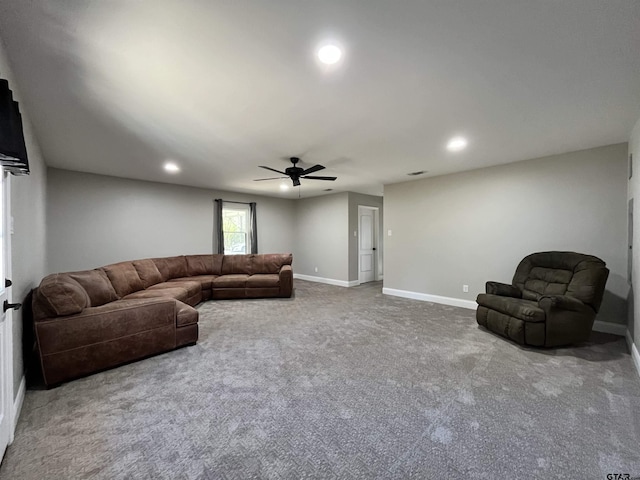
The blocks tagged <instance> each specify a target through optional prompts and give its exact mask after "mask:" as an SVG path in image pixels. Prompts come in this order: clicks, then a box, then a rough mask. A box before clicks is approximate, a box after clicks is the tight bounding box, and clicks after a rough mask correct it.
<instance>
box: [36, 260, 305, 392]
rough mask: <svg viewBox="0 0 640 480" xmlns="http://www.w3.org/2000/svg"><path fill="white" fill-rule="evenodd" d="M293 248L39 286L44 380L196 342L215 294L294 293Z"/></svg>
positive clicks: (141, 266)
mask: <svg viewBox="0 0 640 480" xmlns="http://www.w3.org/2000/svg"><path fill="white" fill-rule="evenodd" d="M291 263H292V255H291V254H263V255H219V254H215V255H182V256H176V257H168V258H151V259H144V260H134V261H129V262H120V263H114V264H112V265H106V266H104V267H101V268H96V269H94V270H85V271H82V272H68V273H56V274H52V275H48V276H47V277H45V278H44V279H43V280H42V282H41V283H40V286H39V287H38V288H36V289H35V290H34V292H33V303H32V306H33V319H34V330H35V336H36V342H37V348H38V352H39V355H40V362H41V366H42V373H43V377H44V382H45V384H46V385H47V386H52V385H57V384H59V383H61V382H64V381H67V380H71V379H73V378H77V377H80V376H83V375H87V374H90V373H94V372H97V371H100V370H104V369H106V368H111V367H114V366H117V365H121V364H123V363H127V362H131V361H133V360H138V359H141V358H144V357H148V356H150V355H154V354H157V353H161V352H166V351H169V350H173V349H175V348H178V347H182V346H185V345H193V344H195V343H196V341H197V340H198V311H197V310H196V309H195V308H193V307H194V306H196V305H197V304H198V303H200V302H202V301H205V300H209V299H233V298H262V297H290V296H291V294H292V292H293V271H292V269H291Z"/></svg>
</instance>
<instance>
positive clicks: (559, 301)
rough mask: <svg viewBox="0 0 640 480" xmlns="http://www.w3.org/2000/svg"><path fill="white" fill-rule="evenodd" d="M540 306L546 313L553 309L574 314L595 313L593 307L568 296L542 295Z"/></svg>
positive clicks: (539, 300)
mask: <svg viewBox="0 0 640 480" xmlns="http://www.w3.org/2000/svg"><path fill="white" fill-rule="evenodd" d="M538 305H540V308H542V309H543V310H544V311H545V312H549V311H551V309H558V310H569V311H572V312H587V311H588V312H593V310H592V309H591V307H589V306H588V305H586V304H584V303H582V302H581V301H580V300H578V299H577V298H574V297H569V296H567V295H542V296H541V297H540V298H539V299H538Z"/></svg>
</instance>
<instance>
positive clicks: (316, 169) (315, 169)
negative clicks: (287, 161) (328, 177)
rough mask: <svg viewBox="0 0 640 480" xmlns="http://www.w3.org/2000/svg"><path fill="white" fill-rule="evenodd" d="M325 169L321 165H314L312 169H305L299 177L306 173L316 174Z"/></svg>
mask: <svg viewBox="0 0 640 480" xmlns="http://www.w3.org/2000/svg"><path fill="white" fill-rule="evenodd" d="M325 168H327V167H324V166H322V165H314V166H313V167H309V168H307V169H306V170H305V171H304V172H302V173H301V174H300V175H307V174H308V173H313V172H317V171H319V170H324V169H325Z"/></svg>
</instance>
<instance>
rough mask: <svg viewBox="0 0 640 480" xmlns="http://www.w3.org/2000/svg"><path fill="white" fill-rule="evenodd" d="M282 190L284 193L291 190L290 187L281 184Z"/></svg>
mask: <svg viewBox="0 0 640 480" xmlns="http://www.w3.org/2000/svg"><path fill="white" fill-rule="evenodd" d="M280 190H282V191H283V192H284V191H285V190H289V185H287V184H286V183H281V184H280Z"/></svg>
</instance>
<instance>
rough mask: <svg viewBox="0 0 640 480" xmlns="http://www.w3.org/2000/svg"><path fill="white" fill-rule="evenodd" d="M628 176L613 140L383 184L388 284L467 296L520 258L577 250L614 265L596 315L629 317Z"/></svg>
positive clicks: (621, 149) (507, 272) (503, 276)
mask: <svg viewBox="0 0 640 480" xmlns="http://www.w3.org/2000/svg"><path fill="white" fill-rule="evenodd" d="M626 180H627V144H619V145H611V146H607V147H601V148H595V149H590V150H584V151H579V152H572V153H568V154H564V155H556V156H552V157H546V158H540V159H534V160H528V161H524V162H517V163H512V164H509V165H503V166H498V167H491V168H484V169H479V170H474V171H469V172H464V173H458V174H453V175H445V176H441V177H434V178H426V179H423V180H418V181H412V182H405V183H401V184H394V185H386V186H385V198H384V215H385V230H388V229H391V230H392V232H393V235H392V236H391V237H389V236H386V237H385V247H384V254H385V275H384V286H385V287H386V288H393V289H400V290H407V291H411V292H418V293H426V294H433V295H440V296H445V297H453V298H460V299H466V300H470V301H473V300H475V297H476V295H477V294H478V293H480V292H482V291H483V290H484V284H485V282H486V281H487V280H497V281H503V282H510V281H511V279H512V277H513V273H514V270H515V267H516V265H517V264H518V262H519V261H520V260H521V259H522V258H523V257H524V256H525V255H527V254H529V253H532V252H536V251H544V250H573V251H578V252H583V253H589V254H593V255H596V256H598V257H600V258H602V259H603V260H604V261H605V262H606V263H607V265H608V267H609V269H610V270H611V273H610V277H609V281H608V283H607V294H606V298H605V302H604V304H603V308H602V310H601V313H600V315H599V316H598V319H599V320H602V321H609V322H616V323H626V298H627V294H628V289H629V288H628V284H627V281H626V275H627V273H626V270H627V269H626V261H627V254H626V250H627V249H626V239H627V231H626V228H627V218H626V217H627V214H626V211H627V198H626ZM463 284H467V285H469V293H463V292H462V285H463Z"/></svg>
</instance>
